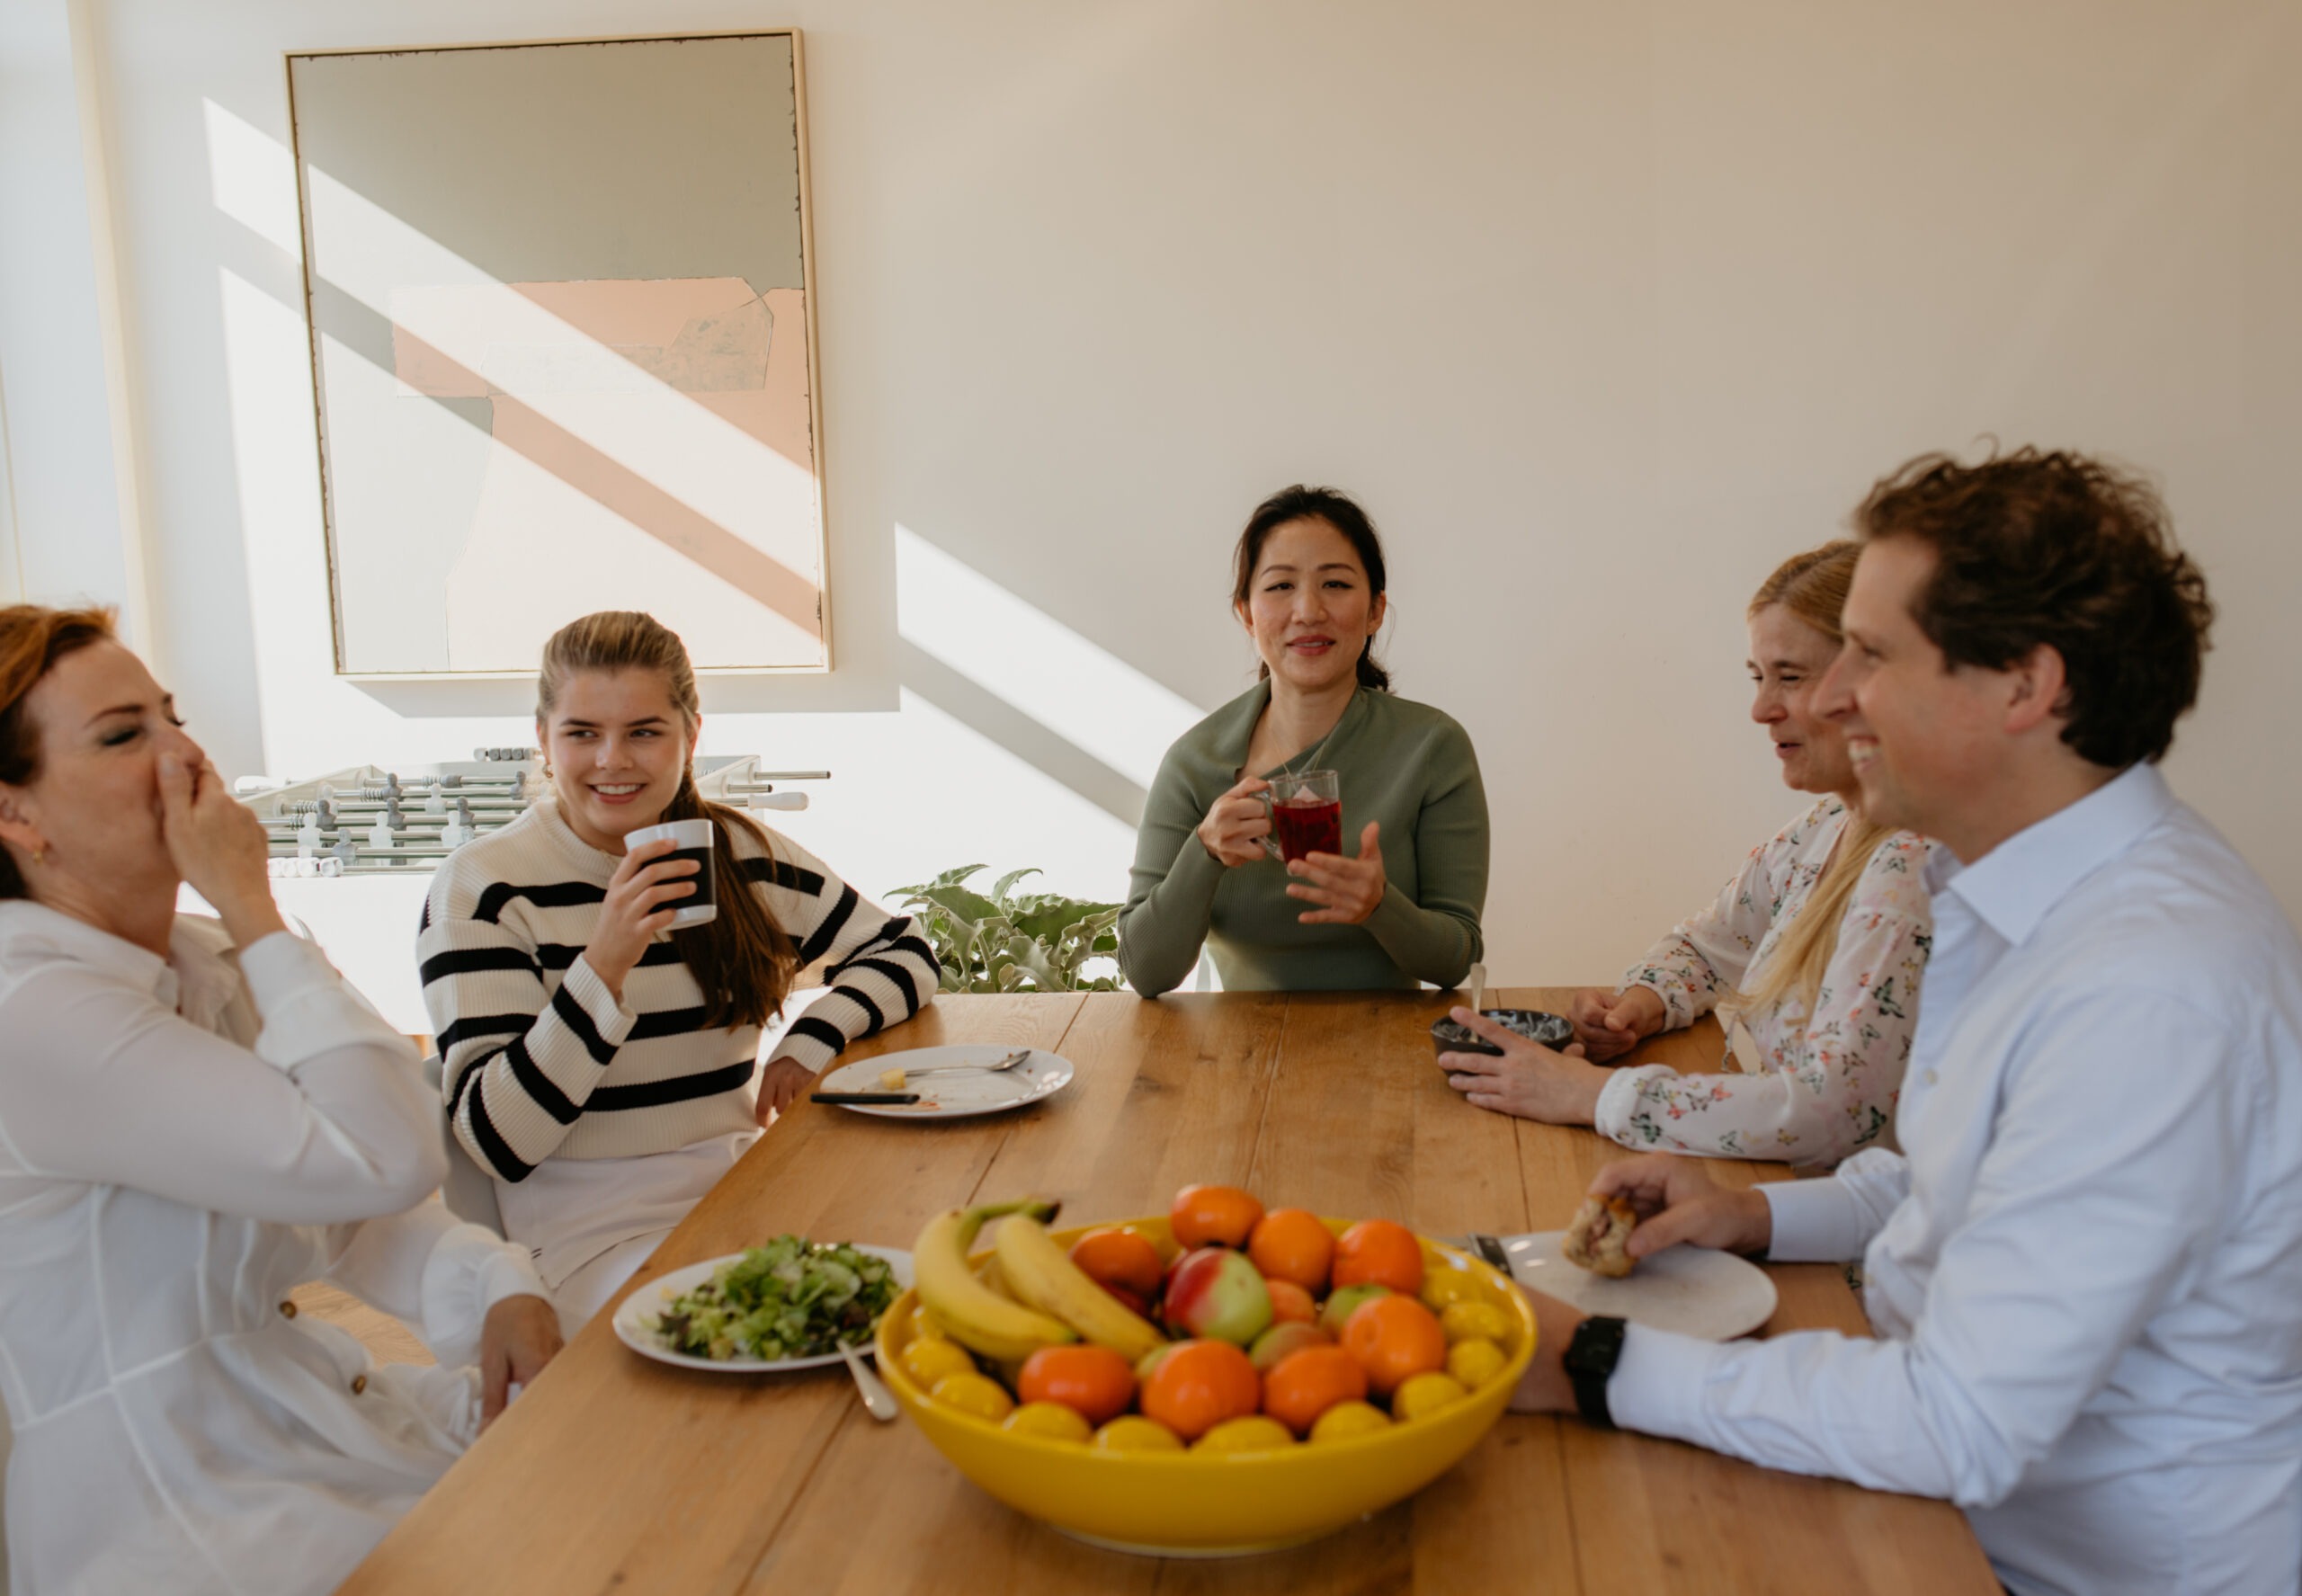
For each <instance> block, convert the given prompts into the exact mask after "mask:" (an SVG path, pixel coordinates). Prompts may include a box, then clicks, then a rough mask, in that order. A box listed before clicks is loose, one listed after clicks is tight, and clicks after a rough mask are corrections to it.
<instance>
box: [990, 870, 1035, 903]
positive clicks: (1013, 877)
mask: <svg viewBox="0 0 2302 1596" xmlns="http://www.w3.org/2000/svg"><path fill="white" fill-rule="evenodd" d="M1038 874H1039V869H1038V867H1037V866H1033V867H1031V868H1030V869H1021V870H1009V871H1008V872H1007V873H1006V874H1005V875H1004V876H1002V877H1000V878H999V884H998V885H997V886H996V887H993V888H992V889H991V896H994V897H995V898H997V899H998V900H999V901H1000V902H1001V903H1003V904H1004V903H1005V902H1006V901H1007V889H1008V888H1009V887H1013V885H1015V883H1016V882H1018V881H1020V880H1022V878H1024V877H1026V876H1036V875H1038Z"/></svg>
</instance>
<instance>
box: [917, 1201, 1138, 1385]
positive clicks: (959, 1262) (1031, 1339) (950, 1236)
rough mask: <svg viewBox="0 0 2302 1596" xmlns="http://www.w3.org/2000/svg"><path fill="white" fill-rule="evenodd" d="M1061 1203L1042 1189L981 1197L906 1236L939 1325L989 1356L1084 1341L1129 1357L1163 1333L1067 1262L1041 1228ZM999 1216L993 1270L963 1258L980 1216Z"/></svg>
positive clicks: (1002, 1357) (1008, 1358)
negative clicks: (989, 1199) (1010, 1197)
mask: <svg viewBox="0 0 2302 1596" xmlns="http://www.w3.org/2000/svg"><path fill="white" fill-rule="evenodd" d="M1059 1206H1060V1205H1058V1204H1057V1203H1055V1202H1052V1201H1050V1200H1048V1199H1045V1198H1029V1197H1027V1198H1022V1199H1017V1200H1015V1201H1013V1202H995V1203H979V1204H977V1206H976V1207H974V1208H953V1209H951V1210H950V1212H948V1213H943V1214H938V1215H937V1216H936V1217H934V1218H932V1219H931V1220H929V1221H928V1222H927V1228H926V1229H924V1230H923V1231H921V1232H920V1233H919V1240H918V1241H916V1242H915V1243H914V1244H912V1253H911V1262H912V1270H913V1278H914V1280H915V1285H916V1288H917V1290H918V1293H919V1300H920V1302H921V1303H922V1304H923V1305H924V1306H925V1307H926V1309H927V1311H928V1312H929V1313H930V1314H931V1315H933V1316H934V1319H935V1322H936V1323H937V1324H940V1325H941V1327H942V1329H943V1333H945V1334H947V1335H949V1336H950V1338H951V1339H952V1340H953V1341H955V1342H959V1344H960V1345H961V1346H963V1347H966V1348H967V1349H968V1350H969V1351H974V1352H979V1353H981V1354H982V1355H983V1356H985V1357H986V1358H988V1359H991V1360H993V1361H995V1362H999V1363H1009V1362H1013V1361H1016V1360H1020V1359H1023V1358H1028V1357H1030V1356H1031V1354H1032V1353H1033V1352H1035V1351H1039V1348H1041V1347H1050V1346H1060V1345H1062V1344H1064V1343H1066V1342H1078V1341H1086V1342H1093V1343H1094V1344H1095V1345H1097V1346H1101V1347H1109V1348H1110V1349H1111V1351H1114V1352H1117V1353H1118V1354H1119V1355H1120V1357H1122V1358H1125V1359H1126V1360H1128V1361H1129V1363H1130V1364H1131V1363H1134V1362H1136V1361H1137V1360H1139V1359H1141V1358H1143V1357H1144V1356H1145V1355H1146V1354H1147V1353H1149V1352H1151V1351H1155V1349H1157V1348H1159V1347H1162V1346H1164V1345H1165V1344H1166V1339H1167V1338H1166V1337H1165V1336H1164V1335H1162V1334H1160V1333H1159V1331H1158V1329H1157V1328H1156V1327H1155V1326H1154V1325H1153V1324H1151V1323H1150V1321H1148V1320H1147V1319H1145V1318H1144V1317H1143V1316H1142V1315H1140V1314H1138V1313H1135V1312H1133V1311H1132V1310H1131V1309H1129V1307H1128V1306H1126V1305H1125V1304H1124V1303H1122V1302H1120V1300H1119V1299H1118V1298H1117V1297H1113V1296H1112V1295H1111V1293H1110V1292H1108V1291H1106V1290H1104V1289H1103V1288H1102V1287H1101V1286H1099V1285H1097V1284H1096V1283H1095V1281H1094V1280H1093V1279H1090V1278H1089V1277H1088V1275H1087V1273H1086V1271H1084V1270H1082V1269H1081V1268H1080V1267H1079V1266H1078V1265H1077V1264H1075V1263H1074V1262H1071V1259H1070V1257H1069V1256H1068V1255H1067V1254H1066V1253H1065V1252H1064V1251H1063V1249H1062V1248H1061V1247H1059V1246H1057V1245H1056V1244H1055V1239H1054V1237H1052V1236H1050V1235H1048V1233H1047V1222H1048V1220H1050V1219H1052V1218H1054V1217H1055V1216H1056V1211H1057V1208H1058V1207H1059ZM991 1219H997V1220H998V1221H999V1222H1000V1224H999V1231H998V1234H997V1235H996V1236H995V1237H994V1239H993V1253H992V1267H991V1268H990V1269H989V1270H988V1271H987V1273H988V1275H989V1278H988V1279H986V1278H985V1276H984V1275H979V1274H977V1271H976V1270H975V1267H974V1266H973V1265H972V1264H970V1263H969V1262H968V1247H969V1246H971V1245H972V1244H974V1242H975V1238H976V1234H977V1232H978V1231H980V1230H981V1229H982V1228H983V1226H984V1225H985V1223H986V1221H988V1220H991Z"/></svg>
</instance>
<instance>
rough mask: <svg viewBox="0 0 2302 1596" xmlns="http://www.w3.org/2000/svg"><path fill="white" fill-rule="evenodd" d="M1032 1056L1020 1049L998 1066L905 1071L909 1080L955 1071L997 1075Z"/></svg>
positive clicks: (947, 1066) (934, 1066)
mask: <svg viewBox="0 0 2302 1596" xmlns="http://www.w3.org/2000/svg"><path fill="white" fill-rule="evenodd" d="M1029 1057H1031V1049H1030V1048H1016V1049H1015V1050H1014V1051H1013V1053H1010V1054H1009V1055H1007V1057H1004V1058H1003V1059H1001V1060H1000V1061H999V1062H998V1063H997V1064H931V1065H928V1066H927V1067H926V1068H924V1069H907V1070H906V1071H904V1076H905V1078H906V1079H909V1078H910V1077H911V1076H913V1075H941V1074H950V1072H951V1071H953V1070H978V1071H981V1072H982V1073H983V1074H987V1075H996V1074H1004V1073H1005V1072H1006V1071H1008V1070H1011V1069H1013V1068H1014V1067H1015V1066H1016V1065H1019V1064H1021V1063H1022V1062H1023V1060H1025V1059H1026V1058H1029Z"/></svg>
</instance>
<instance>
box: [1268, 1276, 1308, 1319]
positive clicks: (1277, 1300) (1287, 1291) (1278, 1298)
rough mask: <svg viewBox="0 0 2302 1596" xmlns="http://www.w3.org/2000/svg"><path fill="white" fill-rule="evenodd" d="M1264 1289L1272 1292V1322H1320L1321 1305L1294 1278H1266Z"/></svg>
mask: <svg viewBox="0 0 2302 1596" xmlns="http://www.w3.org/2000/svg"><path fill="white" fill-rule="evenodd" d="M1263 1288H1264V1289H1266V1290H1268V1291H1269V1292H1270V1293H1271V1323H1272V1324H1317V1323H1318V1322H1319V1305H1318V1304H1317V1303H1316V1302H1315V1301H1313V1300H1312V1298H1311V1294H1310V1293H1309V1292H1308V1291H1306V1290H1304V1289H1303V1288H1302V1287H1300V1286H1298V1285H1297V1284H1296V1283H1295V1282H1294V1281H1292V1280H1265V1281H1264V1282H1263Z"/></svg>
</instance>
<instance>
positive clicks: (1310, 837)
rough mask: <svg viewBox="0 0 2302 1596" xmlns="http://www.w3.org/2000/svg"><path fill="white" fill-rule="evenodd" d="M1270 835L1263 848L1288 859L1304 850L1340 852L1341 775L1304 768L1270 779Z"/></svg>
mask: <svg viewBox="0 0 2302 1596" xmlns="http://www.w3.org/2000/svg"><path fill="white" fill-rule="evenodd" d="M1263 802H1264V803H1266V804H1268V805H1270V806H1271V835H1270V836H1268V837H1266V838H1264V839H1263V851H1265V852H1267V853H1269V854H1270V855H1271V857H1272V858H1273V859H1282V860H1288V861H1289V862H1290V863H1291V862H1293V861H1294V860H1298V859H1300V858H1302V857H1303V856H1304V855H1305V854H1307V853H1333V854H1337V855H1340V854H1341V853H1342V852H1343V778H1342V777H1341V776H1340V775H1338V774H1337V773H1336V772H1334V771H1300V772H1298V774H1295V775H1291V776H1289V775H1286V774H1280V775H1277V776H1273V777H1272V778H1271V787H1270V789H1269V790H1268V791H1266V792H1265V793H1264V794H1263Z"/></svg>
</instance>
